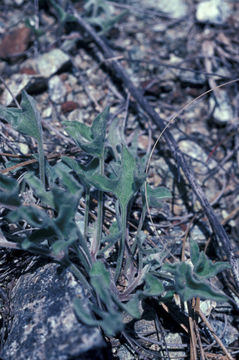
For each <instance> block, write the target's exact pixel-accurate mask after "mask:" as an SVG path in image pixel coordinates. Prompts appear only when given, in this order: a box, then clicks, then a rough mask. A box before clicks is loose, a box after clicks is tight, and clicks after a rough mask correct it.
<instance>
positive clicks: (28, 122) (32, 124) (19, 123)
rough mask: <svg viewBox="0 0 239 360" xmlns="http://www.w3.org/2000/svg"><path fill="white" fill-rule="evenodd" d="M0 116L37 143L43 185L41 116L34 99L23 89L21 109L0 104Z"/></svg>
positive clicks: (43, 166)
mask: <svg viewBox="0 0 239 360" xmlns="http://www.w3.org/2000/svg"><path fill="white" fill-rule="evenodd" d="M0 117H1V118H3V119H4V120H5V121H7V122H8V123H10V124H11V125H12V126H13V127H14V128H15V129H16V130H17V131H19V132H21V133H22V134H24V135H28V136H32V137H33V138H35V139H36V140H37V143H38V154H39V167H40V178H41V181H42V183H43V184H44V186H45V165H44V151H43V141H42V126H41V117H40V114H39V112H38V110H37V108H36V103H35V101H34V99H33V98H32V97H31V96H30V95H28V94H27V93H26V91H23V93H22V101H21V109H16V108H7V107H5V106H2V105H0Z"/></svg>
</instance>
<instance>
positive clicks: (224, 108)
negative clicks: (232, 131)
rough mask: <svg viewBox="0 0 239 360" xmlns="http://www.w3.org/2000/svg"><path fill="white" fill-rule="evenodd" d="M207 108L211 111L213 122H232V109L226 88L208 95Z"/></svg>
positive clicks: (221, 123)
mask: <svg viewBox="0 0 239 360" xmlns="http://www.w3.org/2000/svg"><path fill="white" fill-rule="evenodd" d="M215 96H216V100H215ZM209 109H210V111H213V119H214V122H215V123H217V124H219V125H225V124H226V123H228V122H232V119H233V109H232V106H231V104H230V101H229V98H228V95H227V92H226V90H220V91H219V92H218V93H217V95H216V94H214V95H213V96H211V97H210V99H209Z"/></svg>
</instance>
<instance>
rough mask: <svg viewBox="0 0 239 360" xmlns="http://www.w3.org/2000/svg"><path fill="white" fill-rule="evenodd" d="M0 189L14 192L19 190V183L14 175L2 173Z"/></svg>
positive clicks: (0, 175)
mask: <svg viewBox="0 0 239 360" xmlns="http://www.w3.org/2000/svg"><path fill="white" fill-rule="evenodd" d="M0 190H2V191H8V192H13V191H15V190H18V183H17V181H16V180H15V179H13V178H12V177H10V176H7V175H3V174H0Z"/></svg>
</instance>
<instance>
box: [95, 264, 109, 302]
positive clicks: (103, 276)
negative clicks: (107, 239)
mask: <svg viewBox="0 0 239 360" xmlns="http://www.w3.org/2000/svg"><path fill="white" fill-rule="evenodd" d="M90 282H91V285H92V286H93V288H94V289H95V291H96V293H97V294H98V296H99V297H100V299H101V300H102V301H103V302H104V303H105V304H106V305H107V306H108V307H109V306H110V305H111V304H112V298H111V293H110V273H109V271H107V270H106V268H105V266H104V264H103V263H102V262H101V261H96V262H95V263H94V264H93V266H92V269H91V271H90Z"/></svg>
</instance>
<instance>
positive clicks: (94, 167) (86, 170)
mask: <svg viewBox="0 0 239 360" xmlns="http://www.w3.org/2000/svg"><path fill="white" fill-rule="evenodd" d="M62 160H63V162H64V163H66V164H67V165H68V166H69V167H70V168H71V169H72V170H73V171H74V172H75V173H76V174H77V175H78V176H79V177H80V181H81V183H82V184H83V185H84V186H85V187H89V185H90V184H89V179H90V178H91V177H92V176H94V174H95V173H96V172H97V171H98V169H99V160H98V159H97V158H95V159H93V160H92V161H90V163H89V164H87V165H80V164H79V163H78V162H77V161H76V160H74V159H72V158H69V157H66V156H63V157H62Z"/></svg>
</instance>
